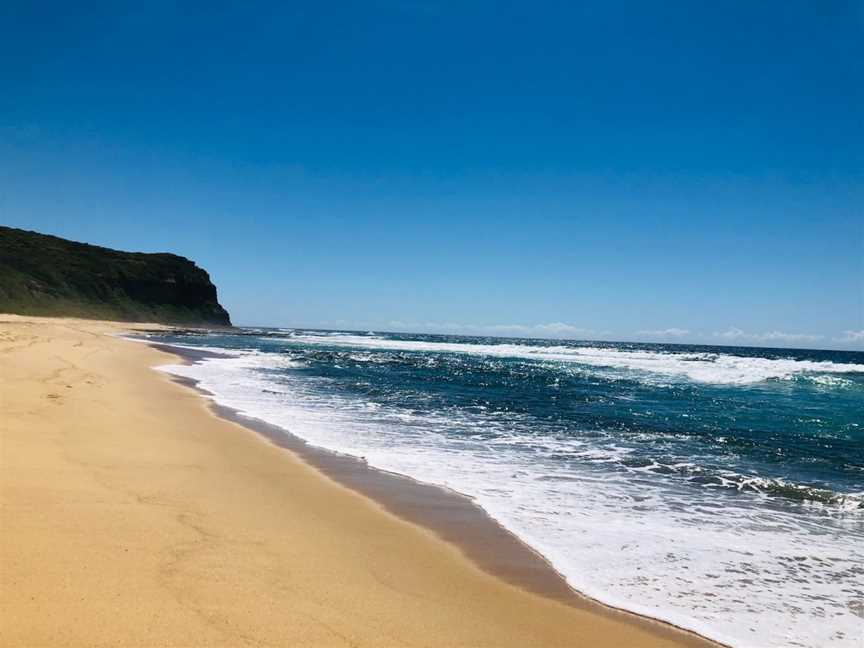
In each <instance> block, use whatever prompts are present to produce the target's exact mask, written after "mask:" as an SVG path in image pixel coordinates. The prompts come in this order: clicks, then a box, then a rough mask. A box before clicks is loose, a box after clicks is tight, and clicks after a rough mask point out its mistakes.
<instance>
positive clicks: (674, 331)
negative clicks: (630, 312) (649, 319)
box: [636, 327, 690, 338]
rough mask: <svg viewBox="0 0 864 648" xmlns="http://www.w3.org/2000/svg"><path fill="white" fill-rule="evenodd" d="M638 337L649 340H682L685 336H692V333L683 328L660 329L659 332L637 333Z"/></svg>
mask: <svg viewBox="0 0 864 648" xmlns="http://www.w3.org/2000/svg"><path fill="white" fill-rule="evenodd" d="M636 335H638V336H639V337H648V338H680V337H684V336H685V335H690V331H689V330H687V329H682V328H674V327H673V328H667V329H660V330H657V331H636Z"/></svg>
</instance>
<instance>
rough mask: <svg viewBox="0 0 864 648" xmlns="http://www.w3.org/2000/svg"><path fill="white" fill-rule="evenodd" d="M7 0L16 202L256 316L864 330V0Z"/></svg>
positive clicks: (7, 84) (726, 333) (605, 332)
mask: <svg viewBox="0 0 864 648" xmlns="http://www.w3.org/2000/svg"><path fill="white" fill-rule="evenodd" d="M180 4H181V3H174V2H158V1H157V2H149V3H137V4H134V5H133V4H127V5H126V6H125V7H120V6H119V3H105V4H99V3H86V6H85V7H81V6H74V5H70V4H69V3H57V4H56V6H54V7H53V8H46V6H45V5H37V4H34V3H16V2H4V3H3V5H2V8H0V73H2V88H3V92H2V93H0V222H2V223H3V224H6V225H11V226H16V227H24V228H29V229H35V230H38V231H43V232H48V233H53V234H57V235H60V236H65V237H68V238H73V239H76V240H84V241H88V242H92V243H96V244H102V245H107V246H112V247H118V248H123V249H133V250H144V251H171V252H176V253H179V254H183V255H184V256H188V257H190V258H192V259H194V260H196V261H197V262H198V263H199V264H200V265H202V266H204V267H205V268H207V269H208V270H209V271H210V273H211V275H212V277H213V279H214V281H215V282H216V283H217V285H218V286H219V288H220V296H221V298H222V301H223V303H225V305H226V306H227V307H228V309H229V310H230V311H231V313H232V315H233V318H234V320H235V322H236V323H239V324H255V325H262V324H263V325H267V324H270V325H297V326H322V327H332V328H341V327H350V328H364V329H365V328H372V329H376V328H377V329H403V330H404V329H412V330H428V331H439V330H441V331H444V330H446V331H453V332H464V333H478V334H501V335H532V336H534V335H536V336H549V337H556V336H560V337H577V338H605V339H619V340H620V339H632V340H636V339H644V340H659V341H665V340H671V341H682V342H684V341H701V342H714V343H728V344H764V345H770V346H787V345H788V346H815V347H848V348H861V347H862V346H864V207H862V206H864V118H862V115H864V5H862V3H861V2H859V1H856V2H851V1H850V2H843V1H836V2H810V1H801V2H797V1H783V2H780V1H777V2H722V1H718V2H712V3H702V2H663V3H646V2H614V1H613V2H599V1H598V2H530V3H528V2H517V3H507V2H475V1H472V0H465V1H463V2H437V1H435V0H429V1H428V2H427V1H423V0H420V1H409V2H399V1H397V0H380V1H372V2H365V3H355V2H351V3H339V2H331V3H321V2H315V3H313V2H309V3H233V4H228V3H226V4H221V3H182V7H181V6H179V5H180Z"/></svg>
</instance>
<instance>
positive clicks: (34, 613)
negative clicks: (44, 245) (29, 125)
mask: <svg viewBox="0 0 864 648" xmlns="http://www.w3.org/2000/svg"><path fill="white" fill-rule="evenodd" d="M135 328H136V326H135V325H123V324H116V323H108V322H94V321H84V320H70V319H49V318H24V317H16V316H2V318H0V363H2V367H0V381H2V387H0V410H2V416H0V424H2V428H0V435H2V436H0V486H2V488H0V505H2V509H0V516H2V517H0V533H2V541H0V644H2V645H3V646H29V647H33V646H85V645H86V646H109V645H110V646H286V645H296V646H300V645H303V646H529V645H530V646H580V645H584V646H636V647H640V646H645V647H648V646H696V645H711V644H709V643H708V642H707V641H704V640H702V639H700V638H698V637H696V636H695V635H692V634H689V633H684V632H681V631H678V630H675V629H673V628H671V627H669V626H666V625H664V624H660V623H656V622H652V621H650V620H646V619H642V618H640V617H637V616H635V615H630V614H626V613H622V612H615V611H611V610H609V609H607V608H603V607H602V606H599V605H595V604H592V603H590V602H588V601H584V600H583V601H582V603H580V604H571V603H569V602H567V601H562V600H557V599H556V598H553V597H549V596H543V595H540V594H538V593H535V592H532V591H529V590H528V589H526V588H522V587H519V586H517V585H515V584H513V583H511V582H507V581H506V580H504V579H502V578H498V577H496V576H495V575H494V574H492V573H489V571H488V570H484V569H482V568H481V567H480V566H478V564H477V563H476V562H474V561H472V560H471V559H470V557H469V555H466V553H465V552H463V551H462V550H461V549H460V548H459V547H458V546H457V545H456V544H453V543H450V542H446V541H444V540H442V539H441V538H440V537H439V536H437V535H436V534H435V533H434V532H432V531H430V530H428V529H426V528H423V527H422V526H419V525H417V524H414V523H412V522H410V521H407V520H404V519H401V518H400V517H398V516H396V515H394V514H392V513H391V512H389V511H387V510H385V508H384V507H382V506H381V505H380V504H378V503H376V502H375V501H373V500H372V499H370V498H368V497H365V496H364V495H361V494H359V493H357V492H354V491H353V490H351V489H348V488H346V487H345V486H343V485H341V484H339V483H337V482H335V481H334V480H332V479H330V478H328V477H327V476H325V475H324V474H322V473H321V472H320V471H318V470H316V469H315V468H313V467H311V466H310V465H308V464H307V463H306V462H304V461H303V460H301V459H300V458H298V456H297V455H296V454H294V453H292V452H291V451H290V450H287V449H285V448H282V447H279V446H277V445H275V444H274V443H271V442H270V441H269V440H268V439H267V438H266V437H265V436H263V435H261V434H258V433H256V432H255V431H253V430H251V429H249V428H247V427H244V426H241V425H239V424H238V423H236V422H232V421H229V420H225V419H224V418H222V417H219V416H217V415H216V414H215V413H214V412H213V411H212V410H211V409H210V407H209V406H208V404H207V401H206V400H205V399H203V398H202V397H201V396H200V394H199V393H198V392H196V390H195V389H194V388H192V387H190V386H184V385H180V384H177V383H176V382H174V381H172V379H171V378H170V377H169V376H168V375H166V374H163V373H160V372H157V371H154V370H153V369H152V367H154V366H156V365H160V364H165V363H168V362H177V358H176V357H175V356H172V355H170V354H168V353H166V352H164V351H159V350H155V349H153V348H151V347H149V346H147V345H144V344H141V343H136V342H132V341H129V340H124V339H121V338H120V337H119V334H120V333H122V332H125V331H131V330H134V329H135Z"/></svg>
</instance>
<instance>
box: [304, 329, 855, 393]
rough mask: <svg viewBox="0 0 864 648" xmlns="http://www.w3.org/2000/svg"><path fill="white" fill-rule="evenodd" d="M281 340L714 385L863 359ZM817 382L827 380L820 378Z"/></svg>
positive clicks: (848, 368) (823, 370)
mask: <svg viewBox="0 0 864 648" xmlns="http://www.w3.org/2000/svg"><path fill="white" fill-rule="evenodd" d="M287 341H290V342H302V343H304V344H315V345H326V346H336V347H352V348H365V349H374V350H388V351H404V352H425V353H461V354H470V355H479V356H488V357H497V358H519V359H526V360H537V361H546V362H568V363H574V364H577V365H585V366H591V367H597V368H610V369H616V370H624V371H629V372H633V373H635V374H640V375H642V376H658V377H662V378H664V379H666V380H669V379H672V380H682V379H684V380H691V381H695V382H700V383H710V384H716V385H747V384H754V383H759V382H764V381H767V380H790V379H792V378H794V377H796V376H804V375H811V376H823V375H824V374H850V373H853V374H854V373H862V374H864V364H854V363H838V362H831V361H813V360H796V359H792V358H761V357H753V356H750V357H743V356H737V355H731V354H724V353H674V352H658V351H642V350H621V349H614V348H606V347H591V346H579V347H576V346H564V345H549V346H533V345H528V344H512V343H502V344H471V343H464V342H433V341H420V340H398V339H387V338H382V337H369V336H361V335H340V336H330V335H326V336H322V335H318V334H314V335H310V334H306V333H301V334H295V335H293V336H291V337H290V338H289V339H288V340H287ZM821 384H823V385H825V386H828V385H830V384H831V383H830V377H829V379H828V380H826V379H823V380H822V381H821Z"/></svg>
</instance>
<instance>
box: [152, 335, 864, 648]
mask: <svg viewBox="0 0 864 648" xmlns="http://www.w3.org/2000/svg"><path fill="white" fill-rule="evenodd" d="M298 338H299V339H300V340H301V341H302V342H303V343H304V344H311V345H331V346H337V347H352V348H351V349H350V350H349V349H346V350H345V352H346V353H349V354H354V353H363V354H366V353H371V351H373V350H375V349H382V348H383V349H388V350H391V351H405V352H408V351H418V350H422V351H428V352H431V353H439V352H441V353H446V352H451V353H473V354H475V355H497V356H499V357H517V358H521V357H528V358H531V359H534V358H538V354H544V353H545V354H546V355H547V357H540V358H539V359H541V360H544V361H545V360H548V359H549V358H548V353H549V350H550V349H554V350H555V351H553V353H555V354H560V355H569V356H573V355H574V352H576V351H582V352H585V351H587V352H588V353H591V352H593V351H597V352H598V353H600V354H605V355H604V356H603V357H604V358H605V361H606V362H607V363H608V362H609V359H608V358H609V356H610V355H611V354H612V350H610V349H599V348H594V347H587V348H585V347H583V348H578V349H577V348H573V347H566V346H559V345H549V346H546V347H530V346H527V345H517V344H507V345H494V344H489V345H480V344H464V343H447V342H444V343H442V342H425V341H420V342H410V341H402V340H393V339H372V338H369V337H366V336H328V337H327V338H326V340H325V339H324V338H322V337H321V336H317V335H300V336H295V337H294V338H293V339H294V340H298ZM207 342H208V343H209V340H208V341H207ZM270 342H272V340H270V339H269V338H268V343H267V344H268V348H270V349H271V350H273V351H278V350H279V347H278V346H277V347H275V348H274V346H273V345H272V344H270ZM418 346H422V347H423V348H422V349H418ZM430 346H431V348H430ZM394 347H395V348H394ZM442 347H446V350H445V349H442ZM454 347H455V349H454ZM466 347H468V349H467V350H466ZM490 347H491V348H492V349H494V350H495V351H496V353H494V354H492V353H488V352H487V349H489V348H490ZM502 347H504V348H502ZM193 348H200V347H197V346H196V347H193ZM535 349H536V350H537V351H533V350H535ZM561 349H563V350H564V351H559V350H561ZM222 351H223V354H222V357H214V358H208V359H204V360H203V361H201V362H199V363H198V364H196V365H192V366H189V365H174V366H166V367H163V369H164V370H166V371H169V372H171V373H175V374H178V375H183V376H187V377H190V378H195V379H198V380H200V381H201V386H202V387H203V388H204V389H206V390H208V391H209V392H211V393H212V394H213V397H214V399H216V400H217V401H218V402H220V403H222V404H224V405H227V406H229V407H232V408H234V409H237V410H238V411H240V412H242V413H244V414H246V415H248V416H251V417H255V418H259V419H262V420H266V421H269V422H271V423H273V424H275V425H279V426H281V427H283V428H284V429H286V430H289V431H290V432H292V433H294V434H296V435H298V436H300V437H302V438H304V439H306V440H307V441H308V442H310V443H312V444H314V445H317V446H320V447H324V448H328V449H330V450H334V451H337V452H341V453H345V454H350V455H354V456H362V457H364V458H365V460H366V461H367V462H368V464H369V465H370V466H373V467H376V468H380V469H382V470H387V471H390V472H396V473H401V474H405V475H409V476H411V477H413V478H415V479H418V480H420V481H424V482H427V483H432V484H438V485H441V486H444V487H447V488H450V489H452V490H455V491H458V492H462V493H465V494H467V495H468V496H470V497H472V498H473V499H474V500H475V501H476V502H477V503H478V504H479V505H480V506H482V507H483V508H484V509H485V510H486V511H487V512H488V513H489V514H490V515H491V516H492V517H493V518H495V519H497V520H498V521H499V522H500V523H501V524H502V525H503V526H505V527H506V528H508V529H509V530H511V531H512V532H513V533H514V534H516V535H517V536H518V537H520V538H521V539H522V540H524V541H525V542H526V543H528V544H529V545H531V546H532V547H534V548H535V549H537V550H538V551H539V552H540V553H542V554H543V555H544V556H546V557H547V558H548V559H549V560H550V562H551V563H552V564H553V565H554V566H555V567H556V568H557V569H558V570H559V571H560V572H561V573H562V574H564V576H565V577H566V578H567V580H568V581H569V582H570V583H571V585H573V586H574V587H575V588H576V589H578V590H580V591H582V592H584V593H585V594H587V595H589V596H593V597H594V598H597V599H599V600H601V601H604V602H605V603H608V604H610V605H614V606H617V607H621V608H625V609H629V610H632V611H634V612H637V613H641V614H645V615H647V616H652V617H656V618H660V619H664V620H667V621H669V622H671V623H675V624H676V625H679V626H682V627H686V628H689V629H692V630H694V631H696V632H700V633H702V634H705V635H707V636H711V637H713V638H716V639H718V640H720V641H723V642H725V643H728V644H731V645H736V646H748V645H754V643H758V645H765V646H786V645H792V644H793V640H794V642H795V643H796V644H797V645H801V646H823V645H827V644H828V642H829V641H830V642H831V645H837V646H838V647H839V646H844V647H845V646H851V645H855V644H854V638H853V633H854V632H855V631H856V628H857V627H858V626H857V623H858V622H859V621H860V619H858V618H857V617H855V612H854V609H853V608H851V607H850V605H854V602H855V600H856V599H857V597H859V596H860V595H864V592H861V587H860V585H859V582H860V574H861V573H864V571H862V570H864V557H862V556H861V555H860V551H859V550H858V549H857V547H859V546H860V544H859V543H860V538H861V537H862V536H861V532H862V527H861V519H862V516H860V515H858V512H859V511H861V510H862V509H861V502H862V501H864V494H862V493H849V494H839V493H836V492H834V491H830V490H827V489H821V488H818V487H814V486H808V485H804V484H798V483H795V482H792V481H786V480H783V479H780V478H776V477H770V478H769V477H755V476H753V475H746V474H738V473H736V472H733V471H732V470H723V469H722V468H720V467H716V468H712V467H708V466H705V467H704V468H700V467H699V466H698V465H697V464H699V463H702V462H701V460H700V459H696V460H695V461H689V462H686V461H675V460H673V458H672V457H669V456H665V457H661V455H660V454H659V452H662V446H660V445H658V446H656V447H657V448H658V449H659V451H658V453H657V454H655V456H656V457H657V460H656V461H648V462H644V461H642V462H640V460H639V458H638V457H636V456H634V453H633V452H632V449H631V448H629V447H626V446H625V445H622V444H621V443H617V442H616V441H615V439H614V438H611V437H602V438H595V437H593V436H589V437H585V438H583V439H574V438H569V437H566V436H555V435H554V434H551V433H550V434H538V430H537V428H536V426H535V424H534V423H535V421H534V420H533V419H531V418H530V417H528V416H527V415H525V416H523V415H520V414H514V413H506V414H502V415H501V417H500V418H495V420H494V421H493V424H494V425H496V426H497V427H496V428H495V429H494V430H490V429H488V427H486V426H487V425H488V421H489V419H490V417H489V416H488V415H487V414H484V415H483V416H474V415H473V414H472V413H471V412H468V411H466V410H460V409H459V408H452V409H440V408H435V409H431V410H428V411H423V410H419V409H415V410H410V411H406V410H404V409H399V408H395V407H389V406H388V405H387V404H386V403H384V404H381V403H380V402H374V401H372V400H370V398H369V397H368V395H367V394H360V395H358V394H353V395H352V394H343V393H340V392H337V391H327V390H325V389H321V385H322V384H324V385H326V384H328V383H326V380H327V379H323V380H324V381H325V382H320V381H321V380H322V379H320V378H319V377H316V376H315V375H314V374H309V372H306V371H300V372H296V371H290V369H294V368H296V367H300V366H303V364H302V363H301V362H298V359H297V358H296V357H293V356H294V354H293V353H290V354H289V353H278V352H262V351H257V350H243V351H237V350H233V351H232V350H228V349H222ZM532 351H533V352H532ZM516 352H519V353H525V354H526V355H515V356H514V355H512V354H513V353H516ZM340 353H341V351H340ZM508 353H509V354H510V355H508ZM621 353H622V354H626V355H624V356H619V358H620V359H621V362H624V361H625V359H627V362H631V363H632V358H630V356H632V355H633V354H634V353H638V354H647V355H655V356H660V357H659V358H657V359H648V360H647V361H648V362H658V363H659V362H668V360H669V359H668V358H664V357H663V356H670V355H685V356H688V357H690V358H692V359H684V360H680V362H682V363H700V362H712V361H711V360H707V359H705V358H704V357H703V356H710V355H712V354H699V353H690V354H668V353H667V354H663V353H659V352H657V353H655V352H632V351H627V352H621ZM713 355H722V354H713ZM226 356H231V357H226ZM598 357H599V356H598ZM613 358H614V356H613ZM743 359H744V360H753V359H758V358H743ZM568 361H571V362H574V360H568ZM789 362H797V361H789ZM713 363H715V364H716V363H717V360H714V361H713ZM310 364H311V361H310ZM817 364H820V365H821V364H825V363H817ZM828 364H834V363H828ZM598 366H609V365H608V364H606V365H598ZM663 366H666V365H663ZM285 369H289V371H284V370H285ZM626 370H627V371H632V370H633V369H632V368H631V367H630V366H629V365H627V366H626ZM639 371H644V370H642V369H639ZM655 373H656V372H655ZM674 375H675V376H678V374H674ZM688 379H689V378H688ZM316 381H318V382H316ZM741 472H742V473H744V472H746V470H743V469H742V471H741ZM649 473H654V474H649ZM673 473H674V474H673ZM664 475H670V476H672V477H677V479H665V478H664ZM688 483H689V484H692V485H695V486H700V487H699V488H691V487H689V486H688ZM701 486H704V488H702V487H701ZM736 491H738V492H740V493H741V496H737V495H736ZM721 493H723V494H728V495H729V497H722V496H721ZM811 505H814V506H817V507H818V511H817V510H813V511H811ZM827 509H832V510H833V511H837V512H838V514H837V515H826V514H824V511H826V510H827ZM811 512H812V513H813V515H810V513H811ZM850 513H851V515H850ZM778 584H782V586H783V588H784V589H783V596H782V597H780V596H778V593H777V589H778ZM805 585H806V586H805ZM850 610H851V612H850ZM817 617H818V618H820V619H822V621H823V622H822V623H814V622H813V620H814V619H815V618H817ZM829 619H830V621H829ZM842 632H845V633H846V634H845V639H844V638H839V639H835V637H834V636H831V635H832V633H833V634H838V633H842ZM850 639H851V640H852V642H851V643H850Z"/></svg>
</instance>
